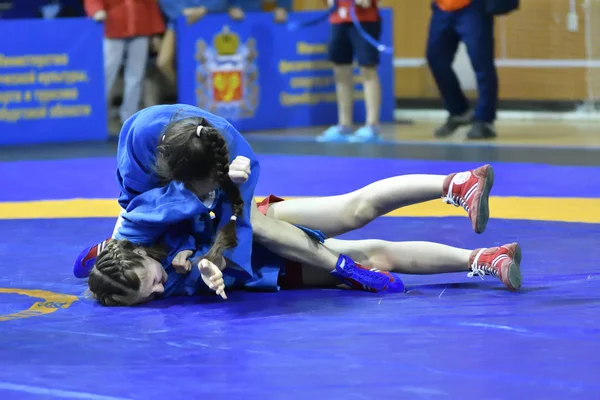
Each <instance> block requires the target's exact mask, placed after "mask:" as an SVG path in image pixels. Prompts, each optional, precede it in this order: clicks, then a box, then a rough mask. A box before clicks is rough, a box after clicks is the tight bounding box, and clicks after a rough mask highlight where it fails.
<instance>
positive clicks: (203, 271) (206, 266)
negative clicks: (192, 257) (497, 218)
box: [198, 258, 227, 300]
mask: <svg viewBox="0 0 600 400" xmlns="http://www.w3.org/2000/svg"><path fill="white" fill-rule="evenodd" d="M198 268H199V269H200V275H201V276H202V280H203V281H204V283H206V286H208V288H209V289H211V290H214V291H215V292H216V293H217V295H219V296H221V297H222V298H223V300H227V295H226V294H225V281H224V280H223V273H222V272H221V270H220V269H219V267H217V266H216V265H215V264H213V263H212V262H210V261H208V260H207V259H206V258H203V259H202V260H200V262H199V263H198Z"/></svg>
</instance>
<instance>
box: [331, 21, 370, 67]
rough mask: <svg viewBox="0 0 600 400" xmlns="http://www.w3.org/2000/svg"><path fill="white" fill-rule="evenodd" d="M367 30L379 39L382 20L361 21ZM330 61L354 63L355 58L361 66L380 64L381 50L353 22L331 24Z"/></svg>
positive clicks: (342, 63) (344, 63)
mask: <svg viewBox="0 0 600 400" xmlns="http://www.w3.org/2000/svg"><path fill="white" fill-rule="evenodd" d="M361 26H362V28H363V29H364V31H365V32H367V33H368V34H369V35H371V36H372V37H373V39H375V40H379V39H380V37H381V20H380V21H377V22H363V23H361ZM328 52H329V61H331V62H333V63H334V64H336V65H348V64H352V62H353V61H354V58H356V61H357V62H358V65H360V66H361V67H373V66H377V65H379V50H377V49H376V48H375V46H373V45H371V44H370V43H369V42H367V41H366V39H365V38H364V37H362V36H361V35H360V33H359V32H358V30H357V29H356V27H355V26H354V24H353V23H352V22H344V23H341V24H331V30H330V35H329V50H328Z"/></svg>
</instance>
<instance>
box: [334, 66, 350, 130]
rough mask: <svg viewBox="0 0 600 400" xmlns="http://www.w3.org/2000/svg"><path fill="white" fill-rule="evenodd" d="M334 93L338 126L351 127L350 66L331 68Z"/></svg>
mask: <svg viewBox="0 0 600 400" xmlns="http://www.w3.org/2000/svg"><path fill="white" fill-rule="evenodd" d="M333 75H334V78H335V92H336V99H337V106H338V125H340V126H345V127H351V126H352V118H353V116H352V107H353V105H354V97H353V91H354V76H353V74H352V65H336V66H334V67H333Z"/></svg>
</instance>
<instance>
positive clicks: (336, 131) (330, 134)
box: [317, 125, 352, 143]
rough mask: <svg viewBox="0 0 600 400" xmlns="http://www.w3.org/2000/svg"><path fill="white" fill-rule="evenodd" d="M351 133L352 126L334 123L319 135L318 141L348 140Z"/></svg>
mask: <svg viewBox="0 0 600 400" xmlns="http://www.w3.org/2000/svg"><path fill="white" fill-rule="evenodd" d="M351 134H352V128H350V127H347V126H341V125H334V126H331V127H329V128H327V130H325V132H323V133H322V134H321V135H319V136H317V142H321V143H326V142H347V141H348V138H349V137H350V135H351Z"/></svg>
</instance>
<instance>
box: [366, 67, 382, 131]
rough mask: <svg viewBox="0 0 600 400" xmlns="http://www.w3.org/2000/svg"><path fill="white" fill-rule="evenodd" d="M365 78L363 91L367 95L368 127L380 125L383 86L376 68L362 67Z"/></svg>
mask: <svg viewBox="0 0 600 400" xmlns="http://www.w3.org/2000/svg"><path fill="white" fill-rule="evenodd" d="M361 75H362V77H363V91H364V93H365V107H366V110H367V125H371V126H377V125H379V114H380V110H381V85H380V84H379V75H378V74H377V68H375V67H361Z"/></svg>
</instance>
